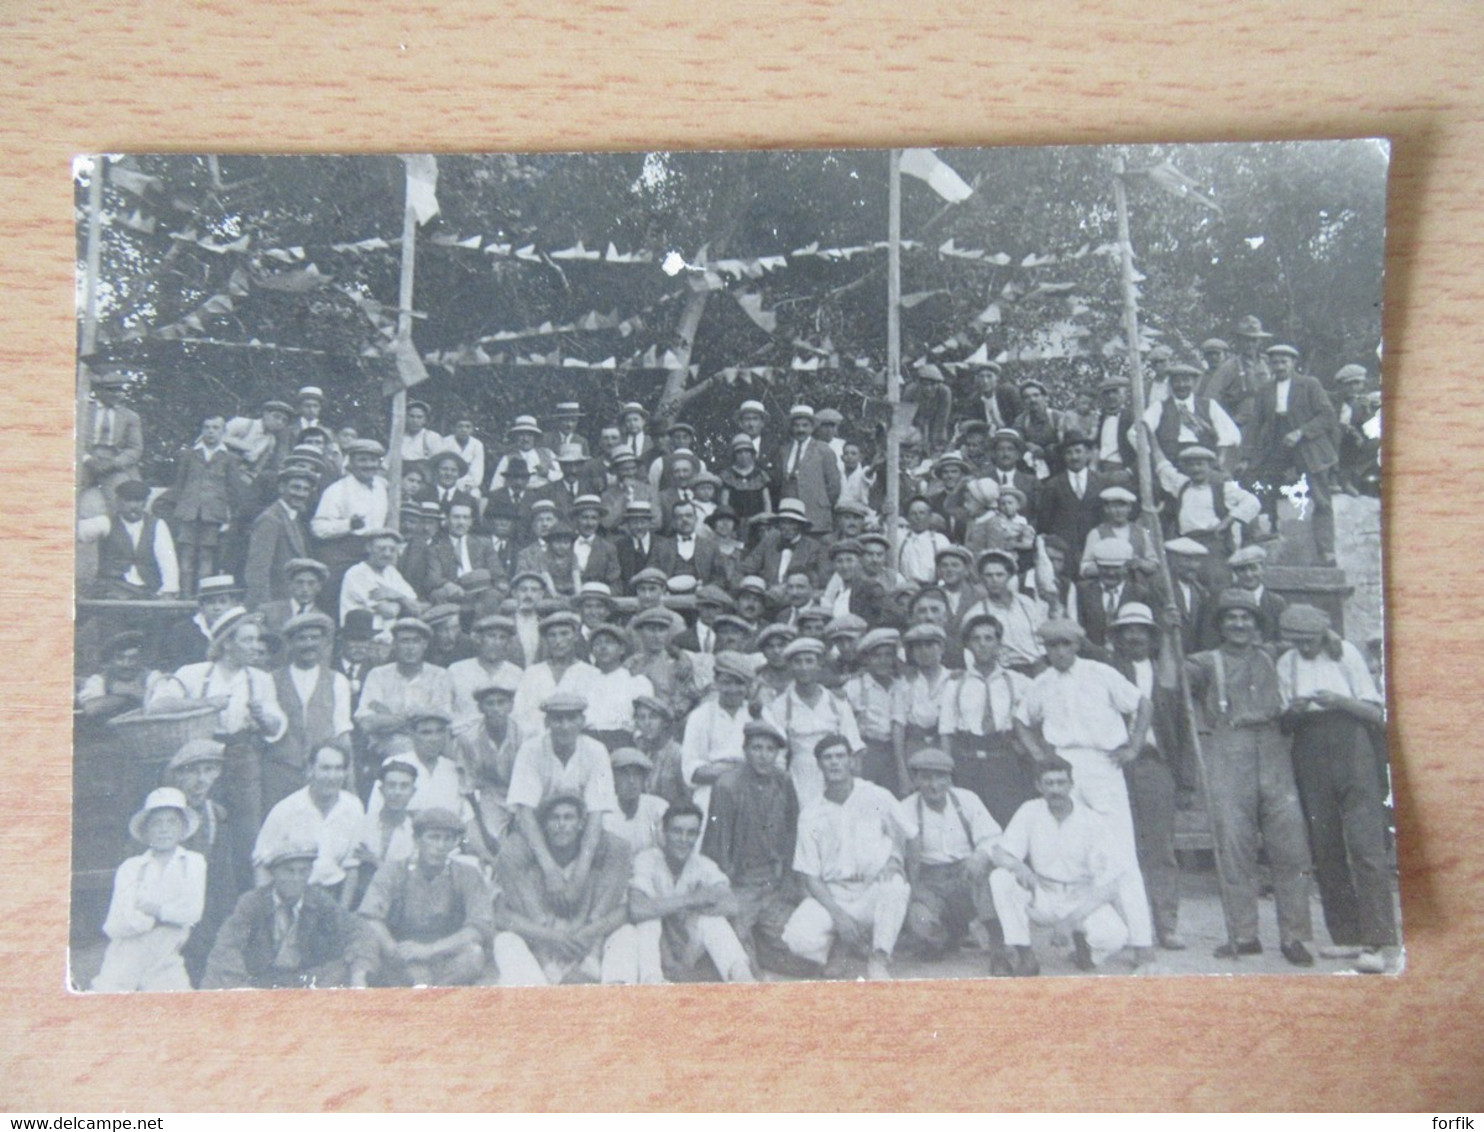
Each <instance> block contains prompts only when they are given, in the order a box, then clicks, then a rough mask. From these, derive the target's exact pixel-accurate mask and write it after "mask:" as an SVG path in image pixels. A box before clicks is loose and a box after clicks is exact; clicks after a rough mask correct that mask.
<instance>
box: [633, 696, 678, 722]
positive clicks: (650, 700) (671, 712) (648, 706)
mask: <svg viewBox="0 0 1484 1132" xmlns="http://www.w3.org/2000/svg"><path fill="white" fill-rule="evenodd" d="M634 706H635V707H636V708H641V707H642V708H644V709H645V710H646V711H652V712H654V713H655V714H656V715H662V716H664V717H665V718H666V719H674V718H675V709H674V708H673V707H671V706H670V705H669V704H668V703H666V702H665V701H664V700H662V699H660V698H659V697H658V696H635V697H634Z"/></svg>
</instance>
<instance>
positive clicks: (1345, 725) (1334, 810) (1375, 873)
mask: <svg viewBox="0 0 1484 1132" xmlns="http://www.w3.org/2000/svg"><path fill="white" fill-rule="evenodd" d="M1293 772H1294V778H1295V779H1296V780H1297V782H1298V788H1299V801H1300V802H1301V803H1302V804H1303V807H1304V819H1305V820H1306V821H1307V823H1308V826H1309V848H1310V851H1311V852H1312V853H1313V856H1314V879H1315V880H1316V881H1317V882H1318V884H1319V900H1320V903H1321V904H1322V905H1323V906H1324V924H1325V927H1327V928H1328V929H1329V935H1330V938H1331V939H1332V940H1334V942H1335V943H1337V944H1341V945H1343V946H1349V947H1354V946H1362V947H1386V946H1388V945H1390V944H1394V943H1395V942H1396V913H1395V909H1394V906H1393V904H1392V899H1391V867H1390V864H1389V862H1388V859H1387V853H1386V819H1385V800H1384V798H1383V797H1382V795H1381V784H1380V777H1379V776H1378V775H1377V774H1376V756H1375V753H1374V751H1373V750H1372V748H1371V741H1370V736H1369V734H1368V733H1367V731H1366V728H1365V725H1364V724H1362V723H1361V722H1360V721H1359V720H1357V719H1355V718H1354V717H1353V716H1348V715H1345V714H1344V713H1343V712H1338V711H1328V712H1320V713H1315V714H1313V715H1310V716H1306V717H1304V718H1303V719H1301V720H1300V722H1299V724H1298V727H1297V730H1296V731H1295V733H1294V738H1293Z"/></svg>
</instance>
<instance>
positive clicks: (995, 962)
mask: <svg viewBox="0 0 1484 1132" xmlns="http://www.w3.org/2000/svg"><path fill="white" fill-rule="evenodd" d="M989 973H990V975H992V976H993V977H995V978H997V979H1002V978H1006V977H1008V976H1010V975H1014V974H1015V966H1014V964H1012V963H1011V962H1010V956H1008V955H1006V954H1005V952H1004V951H1003V950H1002V949H1001V948H998V947H997V948H995V949H994V951H993V952H991V953H990V956H989Z"/></svg>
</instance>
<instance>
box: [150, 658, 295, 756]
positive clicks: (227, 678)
mask: <svg viewBox="0 0 1484 1132" xmlns="http://www.w3.org/2000/svg"><path fill="white" fill-rule="evenodd" d="M175 682H176V683H177V684H178V685H179V686H180V687H181V688H183V689H185V694H186V696H187V697H188V698H189V699H193V700H204V699H210V698H213V697H216V696H226V697H227V705H226V706H225V707H224V708H222V710H221V714H220V715H218V716H217V729H218V730H219V731H221V732H222V733H223V734H225V735H235V734H237V733H238V732H241V731H246V730H247V729H248V728H249V727H252V726H253V718H252V711H251V709H250V707H249V705H250V704H253V703H257V704H260V705H262V708H263V714H264V715H265V717H266V718H267V720H268V730H267V731H265V732H264V733H263V738H264V739H266V740H268V742H270V743H272V742H276V741H277V740H279V739H281V738H283V733H284V732H285V731H286V730H288V725H289V721H288V717H287V716H285V715H284V714H283V709H282V708H280V707H279V706H278V692H277V690H276V689H275V688H274V687H273V679H272V677H270V676H269V675H268V674H267V673H266V672H263V671H261V670H260V669H257V668H239V669H238V670H237V671H235V672H229V671H228V670H227V669H225V668H223V667H221V666H220V665H218V664H216V663H215V662H213V661H209V660H203V661H202V662H201V663H200V664H187V665H186V666H185V667H184V668H177V669H176V670H175ZM174 694H175V688H174V687H173V686H172V683H171V681H169V680H161V681H159V683H157V684H155V686H154V687H153V688H152V689H151V690H150V695H149V699H148V700H146V705H148V703H149V700H153V699H154V698H155V697H157V696H170V695H174Z"/></svg>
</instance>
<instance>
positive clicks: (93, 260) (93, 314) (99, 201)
mask: <svg viewBox="0 0 1484 1132" xmlns="http://www.w3.org/2000/svg"><path fill="white" fill-rule="evenodd" d="M107 175H108V158H106V157H104V156H103V155H102V154H99V155H98V156H97V157H95V158H94V159H93V170H92V173H91V174H90V175H89V177H88V246H87V260H86V266H85V268H84V271H85V272H86V274H85V275H84V276H83V292H82V293H83V302H82V341H81V342H80V343H79V353H80V354H81V355H83V356H84V357H85V356H87V355H88V354H91V353H92V352H93V351H94V350H95V349H96V348H97V346H98V274H99V272H100V271H102V267H103V179H104V177H106V176H107ZM92 398H93V375H92V373H91V371H90V370H89V369H88V367H87V366H86V365H84V364H83V363H82V362H78V365H77V437H76V444H77V466H78V468H81V467H82V458H83V456H85V455H86V454H87V450H88V440H89V439H90V438H89V437H88V436H86V435H85V434H84V433H85V427H84V426H85V425H86V422H87V417H88V402H89V401H91V400H92Z"/></svg>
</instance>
